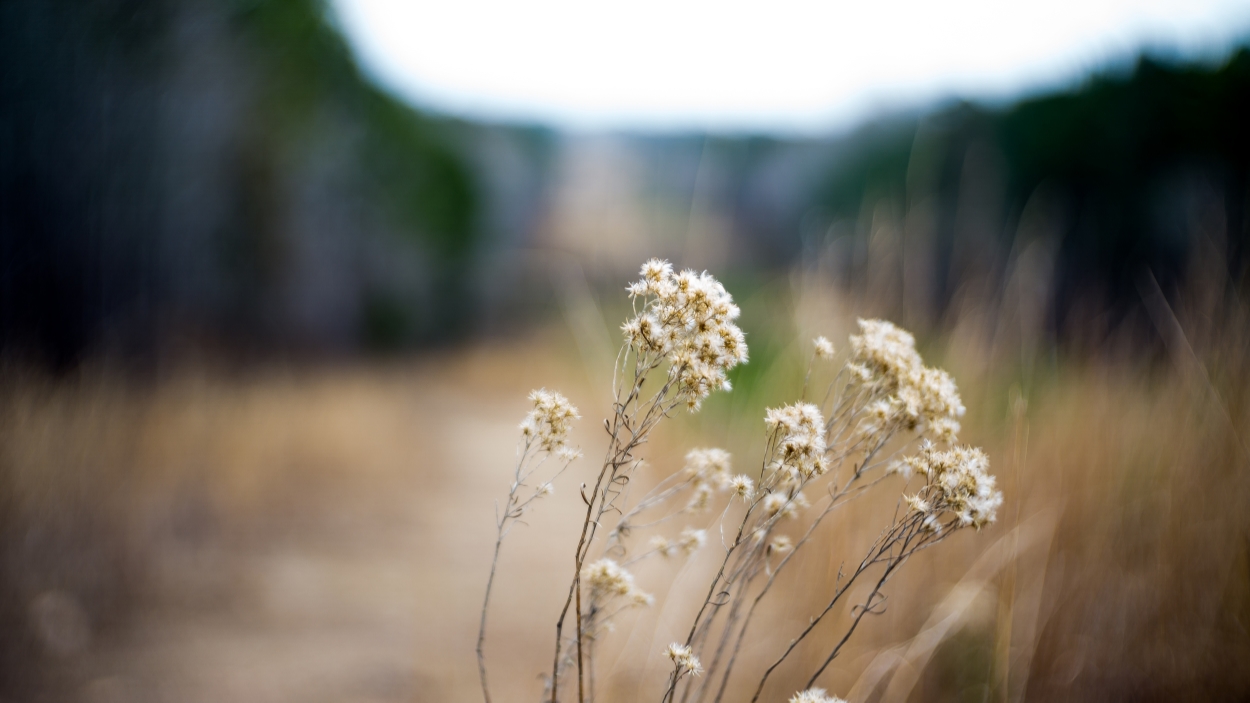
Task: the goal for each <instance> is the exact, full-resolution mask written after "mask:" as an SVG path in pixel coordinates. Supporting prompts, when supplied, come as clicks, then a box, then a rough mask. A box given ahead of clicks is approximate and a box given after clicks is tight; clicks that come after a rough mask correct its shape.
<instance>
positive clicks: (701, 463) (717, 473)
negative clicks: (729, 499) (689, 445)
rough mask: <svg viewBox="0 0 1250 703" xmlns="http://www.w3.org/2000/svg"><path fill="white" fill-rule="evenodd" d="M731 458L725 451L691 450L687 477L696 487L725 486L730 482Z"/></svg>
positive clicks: (688, 457)
mask: <svg viewBox="0 0 1250 703" xmlns="http://www.w3.org/2000/svg"><path fill="white" fill-rule="evenodd" d="M730 458H731V457H730V455H729V452H727V451H725V450H724V449H715V448H707V449H691V450H690V451H689V452H687V453H686V468H685V472H686V475H687V476H689V477H690V479H691V480H692V481H693V482H694V484H695V485H696V486H702V485H704V484H708V483H716V484H717V485H719V486H724V485H725V484H726V481H728V480H729V462H730Z"/></svg>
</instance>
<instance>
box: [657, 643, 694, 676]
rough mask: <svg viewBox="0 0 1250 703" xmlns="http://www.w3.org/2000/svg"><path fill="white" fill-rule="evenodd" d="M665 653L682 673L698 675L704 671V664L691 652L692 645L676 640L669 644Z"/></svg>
mask: <svg viewBox="0 0 1250 703" xmlns="http://www.w3.org/2000/svg"><path fill="white" fill-rule="evenodd" d="M665 654H667V655H668V658H669V659H672V660H673V663H674V664H676V665H677V670H678V671H679V672H680V674H691V675H693V676H698V675H699V674H702V673H703V665H702V664H700V663H699V658H698V657H696V656H695V655H694V654H693V653H691V651H690V647H687V646H685V645H682V644H678V643H677V642H674V643H672V644H670V645H669V646H668V651H667V652H665Z"/></svg>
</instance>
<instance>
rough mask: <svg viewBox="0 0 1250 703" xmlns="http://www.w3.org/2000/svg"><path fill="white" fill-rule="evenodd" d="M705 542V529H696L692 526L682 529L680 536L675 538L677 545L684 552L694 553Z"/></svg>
mask: <svg viewBox="0 0 1250 703" xmlns="http://www.w3.org/2000/svg"><path fill="white" fill-rule="evenodd" d="M706 542H707V530H696V529H695V528H693V527H687V528H686V529H684V530H682V531H681V536H680V537H678V538H677V546H678V547H680V548H681V550H682V551H683V552H685V553H686V554H694V553H695V552H697V551H699V548H700V547H702V546H703V545H704V544H705V543H706Z"/></svg>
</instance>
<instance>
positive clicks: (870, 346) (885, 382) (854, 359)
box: [847, 320, 964, 443]
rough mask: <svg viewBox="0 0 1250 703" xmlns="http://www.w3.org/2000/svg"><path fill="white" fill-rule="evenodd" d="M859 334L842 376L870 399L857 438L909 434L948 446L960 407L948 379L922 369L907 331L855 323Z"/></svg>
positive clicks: (853, 340) (942, 373)
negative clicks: (908, 432)
mask: <svg viewBox="0 0 1250 703" xmlns="http://www.w3.org/2000/svg"><path fill="white" fill-rule="evenodd" d="M859 330H860V333H859V334H858V335H852V336H851V359H850V361H849V362H848V364H847V370H848V371H849V372H850V375H851V378H852V380H853V381H854V382H856V383H858V384H860V385H861V386H862V387H863V388H864V389H865V390H867V391H868V392H869V397H870V398H873V400H872V402H871V403H869V404H868V406H867V410H868V412H867V413H866V414H865V417H864V418H863V420H862V421H861V423H860V425H859V432H860V433H861V434H862V435H868V436H878V437H882V438H884V437H888V436H889V435H890V434H891V433H893V432H895V431H898V430H909V431H914V432H918V433H922V434H927V435H928V436H931V437H933V438H935V439H940V440H942V441H944V442H947V443H953V442H954V441H955V437H956V435H957V434H958V432H959V421H958V420H957V418H959V417H961V416H962V415H963V414H964V405H963V402H962V401H961V400H960V397H959V389H958V388H956V386H955V381H954V380H953V379H951V377H950V374H948V373H946V372H945V371H943V370H941V369H935V368H930V367H927V366H925V365H924V362H923V361H922V360H921V358H920V354H918V353H917V352H916V340H915V338H914V337H912V336H911V334H910V333H908V332H907V331H906V330H903V329H901V328H899V327H896V326H895V325H893V324H891V323H889V322H886V321H884V320H860V321H859Z"/></svg>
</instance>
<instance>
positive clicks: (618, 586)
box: [582, 559, 651, 605]
mask: <svg viewBox="0 0 1250 703" xmlns="http://www.w3.org/2000/svg"><path fill="white" fill-rule="evenodd" d="M582 580H583V581H585V582H586V585H587V586H589V587H590V598H591V600H592V601H596V602H599V603H606V602H607V601H609V600H611V599H613V598H616V597H625V598H628V599H630V600H631V601H632V602H633V603H635V604H640V605H641V604H650V602H651V596H650V595H649V594H646V593H643V592H642V591H641V590H639V588H638V587H637V586H635V585H634V576H633V574H631V573H629V572H628V571H626V570H625V569H623V568H621V566H620V565H619V564H617V563H616V562H615V561H613V560H611V559H600V560H599V561H596V562H593V563H591V564H589V565H587V566H586V568H584V569H582Z"/></svg>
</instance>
